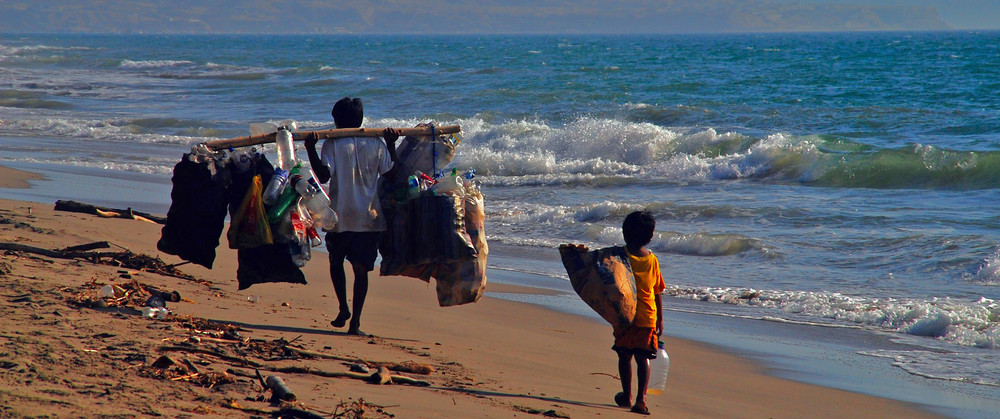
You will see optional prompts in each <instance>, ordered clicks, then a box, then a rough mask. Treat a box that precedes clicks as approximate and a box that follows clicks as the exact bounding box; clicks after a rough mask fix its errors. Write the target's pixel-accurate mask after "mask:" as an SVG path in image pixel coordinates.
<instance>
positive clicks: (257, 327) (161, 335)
mask: <svg viewBox="0 0 1000 419" xmlns="http://www.w3.org/2000/svg"><path fill="white" fill-rule="evenodd" d="M24 173H25V172H13V171H4V172H3V174H5V176H3V177H8V176H13V177H18V175H19V174H24ZM25 176H26V175H21V176H20V177H19V180H20V182H24V181H25V180H26V178H25ZM5 182H6V183H4V185H8V186H4V187H10V186H9V185H18V184H19V183H11V182H12V181H11V180H10V179H7V180H6V181H5ZM2 194H3V189H0V197H2ZM52 207H53V205H51V204H39V203H29V202H19V201H10V200H2V199H0V242H2V243H15V244H20V245H27V246H35V247H39V248H46V249H60V248H64V247H66V246H72V245H79V244H84V243H90V242H94V241H108V242H110V243H112V245H113V246H112V248H110V249H99V250H97V251H106V252H107V251H120V250H122V248H127V249H129V250H131V251H132V252H136V253H143V254H147V255H150V256H155V257H160V258H162V259H163V260H164V261H165V262H166V263H178V262H181V261H180V260H179V259H178V258H176V257H174V256H170V255H165V254H162V253H160V252H158V251H157V250H156V241H157V240H158V239H159V234H160V228H161V226H160V225H157V224H152V223H147V222H142V221H135V220H127V219H109V218H100V217H97V216H92V215H87V214H78V213H67V212H56V211H54V210H53V209H52ZM0 252H2V253H0V318H2V319H3V325H2V326H0V400H2V401H3V402H2V403H0V417H23V416H42V415H52V416H72V417H76V416H106V415H125V416H142V417H148V416H167V417H185V416H187V417H194V416H199V417H200V416H205V415H211V416H233V417H247V416H252V415H260V416H266V415H267V414H269V413H270V412H274V411H277V410H278V409H279V408H280V406H278V405H275V404H271V403H269V401H268V400H267V399H268V398H269V397H270V396H271V392H270V391H265V390H263V389H262V388H261V385H260V384H259V383H258V382H257V380H256V379H253V378H247V377H243V376H239V375H232V374H230V376H229V377H228V378H230V379H232V380H233V382H229V383H227V382H223V381H220V380H222V379H224V378H225V377H223V376H222V373H223V372H225V371H227V370H230V369H231V370H233V371H237V372H242V373H250V374H252V373H253V370H254V368H253V367H251V366H249V363H256V365H258V366H259V367H258V369H259V370H260V371H261V373H262V374H263V375H265V376H266V375H270V374H277V375H279V376H280V377H282V378H283V380H284V381H285V382H286V383H287V384H288V386H289V388H291V389H292V390H293V391H294V392H295V394H296V396H297V402H296V403H294V404H290V405H289V404H286V407H288V406H294V407H297V408H299V409H304V410H309V411H312V412H314V413H319V414H321V415H324V416H326V417H330V415H333V414H345V415H344V416H342V417H355V416H357V415H353V416H352V413H351V412H352V410H351V409H354V410H353V411H356V410H357V409H359V408H363V409H364V415H365V417H375V418H378V417H402V418H421V417H426V418H434V417H441V418H455V417H476V418H480V417H497V418H510V417H543V415H546V416H556V417H572V418H590V417H639V416H638V415H636V414H633V413H629V412H628V411H627V410H625V409H621V408H618V407H615V406H614V403H613V400H612V396H613V395H614V393H615V392H617V391H619V389H620V388H619V383H618V380H617V378H615V376H616V375H617V366H616V365H617V364H616V356H615V354H614V353H613V352H612V351H611V350H610V349H609V347H610V345H611V341H612V339H611V328H610V326H608V325H606V324H603V323H600V322H598V321H595V320H591V319H587V318H583V317H578V316H573V315H569V314H563V313H558V312H554V311H550V310H547V309H545V308H543V307H539V306H534V305H529V304H522V303H516V302H510V301H505V300H499V299H494V298H491V297H490V293H491V292H535V291H538V292H545V291H540V290H533V289H531V288H526V287H514V286H504V285H501V284H495V283H491V284H489V287H488V293H487V295H486V297H485V298H483V299H482V300H481V301H479V302H478V303H475V304H469V305H464V306H458V307H448V308H441V307H438V305H437V301H436V297H435V292H434V287H433V285H428V284H426V283H424V282H421V281H419V280H417V279H412V278H402V277H378V275H377V274H373V275H372V277H371V288H370V291H369V297H368V303H367V305H366V309H365V312H364V316H363V321H362V329H363V330H365V331H367V332H369V333H372V334H373V335H374V336H373V337H369V338H365V337H356V336H348V335H345V334H344V333H343V331H344V329H334V328H332V327H331V326H330V325H329V322H330V320H331V319H332V316H333V315H335V314H336V300H335V298H334V296H333V287H332V285H331V283H330V281H329V275H328V267H329V264H328V261H327V260H326V259H325V257H324V256H325V253H315V256H316V257H315V258H314V259H313V260H312V261H311V262H310V263H309V264H308V265H307V266H306V268H305V269H304V271H305V273H306V278H307V280H308V281H309V284H307V285H290V284H260V285H255V286H253V287H251V288H249V289H248V290H244V291H237V289H236V288H237V283H236V279H235V271H236V264H235V263H236V253H235V251H232V250H230V249H228V248H227V247H226V244H225V241H224V238H223V244H222V245H221V246H220V247H219V248H218V249H217V255H218V256H217V259H216V266H215V267H214V269H212V270H208V269H204V268H201V267H198V266H194V265H190V264H187V265H181V266H179V267H178V269H180V270H181V271H183V272H184V273H186V274H190V275H192V276H193V277H194V278H196V280H189V279H181V278H176V277H171V276H164V275H159V274H155V273H150V272H138V271H136V270H132V269H122V268H120V267H116V266H108V265H101V264H94V263H91V262H89V261H86V260H82V259H60V258H54V257H47V256H42V255H39V254H34V253H30V252H22V251H0ZM348 273H350V270H348ZM127 276H130V277H131V278H127ZM133 280H134V281H137V282H138V283H141V284H143V285H147V286H153V287H156V288H159V289H162V290H176V291H178V292H179V293H180V294H181V295H182V296H183V298H184V300H183V301H181V302H178V303H168V307H169V308H170V309H171V310H172V312H173V315H171V316H169V317H168V318H166V319H163V320H156V319H147V318H144V317H142V316H141V314H140V312H139V311H137V310H136V309H135V308H134V307H135V306H131V307H109V308H94V307H82V306H79V305H77V304H74V303H71V302H70V301H71V300H79V299H80V298H83V297H89V296H96V294H97V292H98V289H99V288H100V287H101V286H103V285H106V284H119V285H126V286H127V284H129V283H130V282H131V281H133ZM250 300H256V301H255V302H253V301H250ZM189 316H194V317H195V318H201V319H210V320H212V321H213V322H219V323H225V324H232V325H235V326H238V327H239V331H238V333H239V335H240V336H241V337H242V338H244V339H252V340H253V341H250V343H253V342H258V343H274V342H275V340H276V339H284V341H287V342H290V343H289V344H288V345H289V346H291V347H294V348H299V349H304V350H308V351H313V352H320V353H323V354H327V355H331V356H335V357H340V358H343V359H355V358H357V359H362V360H365V361H369V363H371V364H373V365H374V364H377V363H386V362H391V363H402V362H407V361H411V362H416V363H421V364H429V365H431V366H433V368H434V372H432V373H430V374H428V375H421V374H416V373H396V374H400V375H404V376H407V377H412V378H414V379H417V380H423V381H426V382H427V383H429V384H430V386H428V387H419V386H412V385H405V384H387V385H377V384H371V383H368V382H365V381H363V380H359V379H353V378H340V377H323V376H319V375H315V374H307V373H291V372H282V373H275V372H273V371H274V370H276V369H279V368H288V367H306V368H310V369H312V370H320V371H326V372H334V373H342V372H347V371H348V370H349V368H348V364H351V363H357V362H346V361H341V360H336V359H318V358H314V359H303V358H301V357H295V356H294V353H291V352H287V351H275V352H269V353H265V352H261V351H257V350H254V349H252V347H251V345H250V343H238V342H236V341H227V340H225V339H222V338H219V339H212V338H211V336H210V335H208V334H203V333H197V332H194V331H192V329H191V328H190V327H186V326H185V322H184V321H179V320H180V319H187V318H190V317H189ZM187 323H188V324H190V322H187ZM668 327H669V325H668ZM203 329H204V330H207V328H204V327H202V328H198V329H197V330H203ZM192 336H198V337H201V338H202V339H201V341H200V342H198V343H191V344H189V346H186V347H184V348H186V349H185V350H182V351H163V349H164V348H166V347H176V346H178V345H183V344H184V342H185V341H190V340H191V339H190V338H191V337H192ZM665 341H666V344H667V348H668V352H669V353H670V358H671V370H670V376H669V379H668V384H667V392H666V393H665V394H664V395H659V396H649V398H648V401H649V409H650V410H651V412H652V413H653V416H652V417H668V416H669V417H678V418H721V417H729V418H736V417H739V418H801V417H813V418H821V417H831V418H833V417H837V418H841V417H852V418H876V417H877V418H882V417H908V418H925V417H937V416H935V415H933V414H931V413H928V412H926V411H924V410H920V409H918V408H917V407H915V406H911V405H907V404H904V403H900V402H895V401H891V400H886V399H880V398H876V397H870V396H865V395H860V394H855V393H850V392H846V391H840V390H835V389H829V388H824V387H819V386H814V385H808V384H802V383H798V382H794V381H789V380H784V379H779V378H775V377H771V376H769V375H767V374H766V371H765V370H764V369H763V368H762V367H761V366H759V365H756V364H754V363H752V362H749V361H748V360H746V359H744V358H740V357H738V356H735V355H733V354H730V353H726V352H724V351H721V350H718V349H716V348H713V347H710V346H707V345H703V344H699V343H695V342H690V341H685V340H680V339H675V338H670V337H666V339H665ZM196 351H202V352H196ZM205 352H215V353H223V354H228V355H229V356H231V357H232V358H228V359H224V358H222V357H219V356H217V355H213V354H208V353H205ZM161 355H168V356H170V357H171V358H172V359H173V360H174V361H176V362H181V363H184V361H185V360H187V361H188V362H190V364H191V365H192V366H193V367H194V368H196V369H197V370H198V372H199V375H200V376H201V378H199V377H198V376H191V375H188V377H186V378H185V377H183V376H182V377H181V379H178V380H169V379H164V378H157V377H156V376H151V375H155V374H151V371H152V372H155V371H157V370H156V369H155V368H152V367H151V366H150V365H151V364H153V363H154V361H156V360H157V359H158V358H159V357H160V356H161ZM175 371H176V370H175ZM286 371H287V370H286ZM175 375H176V374H175ZM220 377H221V378H220ZM175 378H176V377H175ZM199 379H204V380H205V381H200V382H199V381H198V380H199ZM199 383H200V385H199ZM209 386H210V387H211V388H209ZM237 405H238V407H237ZM241 409H242V410H241ZM355 413H356V412H355Z"/></svg>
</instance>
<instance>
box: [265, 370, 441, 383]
mask: <svg viewBox="0 0 1000 419" xmlns="http://www.w3.org/2000/svg"><path fill="white" fill-rule="evenodd" d="M270 370H271V371H274V372H281V373H285V374H312V375H318V376H320V377H329V378H353V379H356V380H363V381H367V382H369V383H373V384H409V385H414V386H420V387H429V386H430V385H431V383H429V382H427V381H423V380H416V379H413V378H410V377H406V376H402V375H396V374H389V370H388V369H386V368H385V367H379V370H378V371H376V372H374V373H372V374H365V373H360V372H339V371H324V370H320V369H315V368H309V367H294V366H293V367H276V368H271V369H270Z"/></svg>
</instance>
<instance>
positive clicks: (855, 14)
mask: <svg viewBox="0 0 1000 419" xmlns="http://www.w3.org/2000/svg"><path fill="white" fill-rule="evenodd" d="M969 29H1000V0H478V1H475V2H469V1H462V0H354V1H351V0H170V1H160V0H0V33H38V32H69V33H268V34H275V33H305V34H330V33H334V34H336V33H362V34H364V33H443V34H448V33H720V32H721V33H734V32H736V33H741V32H802V31H808V32H816V31H820V32H822V31H836V32H839V31H885V30H894V31H899V30H903V31H907V30H909V31H912V30H969Z"/></svg>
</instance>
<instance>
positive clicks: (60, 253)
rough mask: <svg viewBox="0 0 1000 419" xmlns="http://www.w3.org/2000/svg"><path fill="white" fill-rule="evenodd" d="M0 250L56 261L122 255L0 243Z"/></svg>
mask: <svg viewBox="0 0 1000 419" xmlns="http://www.w3.org/2000/svg"><path fill="white" fill-rule="evenodd" d="M0 250H13V251H15V252H28V253H34V254H38V255H42V256H48V257H50V258H58V259H88V260H91V259H94V258H98V259H99V258H106V257H114V256H116V255H119V254H121V253H123V252H74V251H69V252H67V251H64V250H51V249H43V248H41V247H35V246H28V245H25V244H18V243H0Z"/></svg>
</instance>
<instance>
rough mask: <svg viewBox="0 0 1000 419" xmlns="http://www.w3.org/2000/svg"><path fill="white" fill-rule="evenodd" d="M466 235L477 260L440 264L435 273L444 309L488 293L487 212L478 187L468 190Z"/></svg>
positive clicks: (477, 299) (468, 185)
mask: <svg viewBox="0 0 1000 419" xmlns="http://www.w3.org/2000/svg"><path fill="white" fill-rule="evenodd" d="M464 195H465V231H466V233H468V235H469V238H470V239H471V240H472V245H473V246H474V247H475V248H476V258H475V259H472V260H466V261H453V262H444V263H439V264H437V266H436V268H437V269H436V270H435V272H434V278H435V279H436V280H437V284H436V285H437V295H438V304H440V305H441V306H442V307H447V306H454V305H459V304H467V303H474V302H476V301H479V298H480V297H482V296H483V293H485V292H486V257H487V255H488V254H489V252H490V248H489V245H488V244H487V243H486V226H485V224H486V210H485V208H484V203H483V194H482V192H480V190H479V187H478V186H474V185H472V184H471V183H470V184H467V185H466V186H465V194H464Z"/></svg>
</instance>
